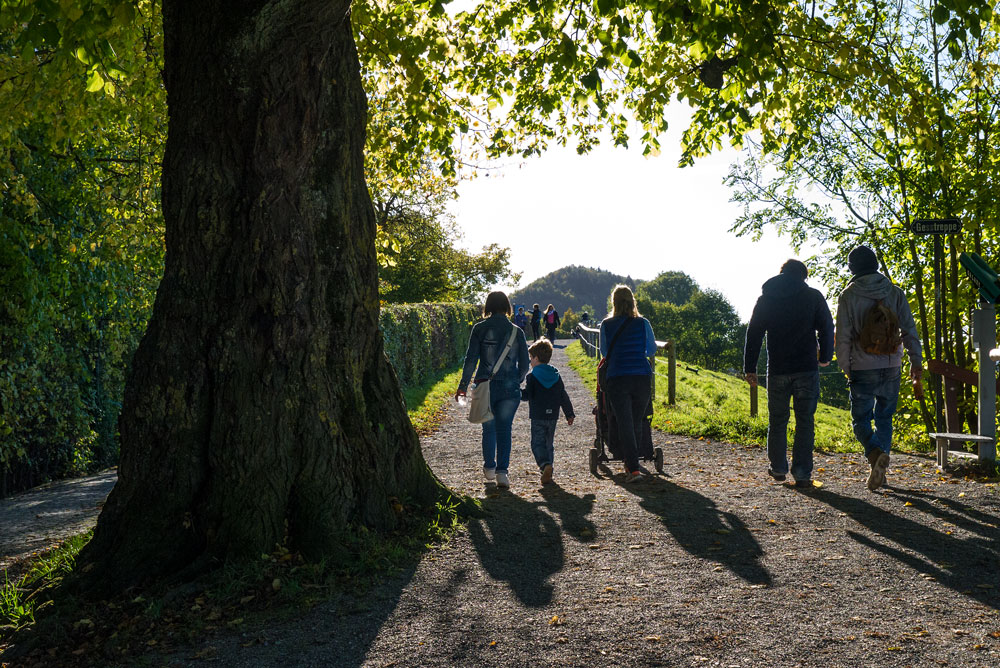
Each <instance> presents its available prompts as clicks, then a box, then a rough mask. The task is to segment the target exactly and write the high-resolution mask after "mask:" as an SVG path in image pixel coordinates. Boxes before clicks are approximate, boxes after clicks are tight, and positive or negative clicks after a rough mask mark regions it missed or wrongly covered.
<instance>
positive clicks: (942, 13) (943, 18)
mask: <svg viewBox="0 0 1000 668" xmlns="http://www.w3.org/2000/svg"><path fill="white" fill-rule="evenodd" d="M950 15H951V12H949V11H948V8H947V7H945V6H944V5H935V6H934V14H933V17H934V23H936V24H938V25H943V24H944V23H947V22H948V17H949V16H950Z"/></svg>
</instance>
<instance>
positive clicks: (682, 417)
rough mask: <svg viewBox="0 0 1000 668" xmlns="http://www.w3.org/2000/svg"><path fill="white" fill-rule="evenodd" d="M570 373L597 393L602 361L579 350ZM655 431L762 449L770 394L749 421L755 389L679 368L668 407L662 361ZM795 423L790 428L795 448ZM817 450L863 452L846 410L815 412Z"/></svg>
mask: <svg viewBox="0 0 1000 668" xmlns="http://www.w3.org/2000/svg"><path fill="white" fill-rule="evenodd" d="M567 353H568V354H569V359H570V367H572V368H573V369H574V370H576V371H577V372H578V373H579V374H580V376H581V377H582V378H583V381H584V383H586V384H587V386H588V387H589V388H590V390H591V391H592V392H593V391H595V390H596V387H597V360H596V359H595V358H593V357H587V356H586V355H585V354H584V351H583V348H582V347H581V346H579V345H576V344H574V345H571V346H570V347H569V348H568V349H567ZM656 373H657V376H656V399H655V401H654V402H653V426H654V427H655V428H657V429H659V430H661V431H665V432H669V433H671V434H683V435H685V436H692V437H695V438H704V439H706V440H720V441H729V442H732V443H742V444H755V445H761V446H763V445H764V444H765V443H766V439H767V390H765V389H764V388H760V390H759V391H758V395H759V399H758V402H759V403H758V414H757V417H755V418H751V417H750V389H749V386H748V385H747V384H746V382H745V381H744V380H743V379H742V378H737V377H735V376H730V375H728V374H724V373H720V372H718V371H709V370H707V369H704V368H700V367H695V366H694V365H690V364H685V363H683V362H680V361H678V362H677V384H676V390H677V404H676V405H675V406H669V405H668V404H667V364H666V359H662V360H661V359H660V358H657V365H656ZM794 422H795V420H794V417H793V418H792V420H790V425H789V444H791V438H792V428H791V426H792V425H793V424H794ZM815 447H816V449H817V450H822V451H826V452H860V451H861V446H860V444H859V443H858V442H857V441H856V440H855V438H854V434H853V432H852V431H851V415H850V413H849V412H848V411H846V410H843V409H841V408H833V407H831V406H827V405H825V404H820V405H819V408H818V409H817V410H816V446H815ZM893 447H894V448H899V449H902V450H906V451H910V452H913V451H917V450H920V451H924V450H926V447H917V446H916V444H915V443H913V442H909V443H906V442H904V443H894V444H893Z"/></svg>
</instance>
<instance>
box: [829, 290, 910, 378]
mask: <svg viewBox="0 0 1000 668" xmlns="http://www.w3.org/2000/svg"><path fill="white" fill-rule="evenodd" d="M879 299H881V300H882V301H884V302H885V305H886V306H888V307H889V308H890V309H892V311H893V313H895V314H896V317H897V318H898V319H899V330H900V333H901V334H902V338H903V344H902V345H901V346H900V347H899V348H898V349H896V351H895V352H893V353H892V354H891V355H873V354H871V353H866V352H865V351H864V350H862V349H861V347H860V346H859V345H858V336H859V335H860V333H861V325H862V323H863V322H864V319H865V314H866V313H868V310H869V309H870V308H871V307H872V306H873V305H874V304H875V302H877V301H878V300H879ZM834 340H835V343H834V348H835V349H836V351H837V363H838V364H840V368H841V369H843V370H844V371H846V372H847V374H848V375H850V373H851V371H856V370H863V369H888V368H892V367H898V366H900V365H901V364H902V361H903V346H905V347H906V350H907V352H908V353H909V355H910V364H911V366H913V368H920V366H921V363H922V359H921V355H920V337H919V336H918V334H917V325H916V323H915V322H913V313H912V312H911V311H910V305H909V303H907V301H906V295H904V294H903V291H902V290H900V289H899V288H898V287H897V286H895V285H893V284H892V281H890V280H889V279H888V278H886V277H885V276H883V275H882V274H879V273H872V274H865V275H864V276H856V277H854V279H852V280H851V282H850V283H848V285H847V287H846V288H845V289H844V291H843V292H842V293H840V299H839V300H838V302H837V331H836V334H835V335H834Z"/></svg>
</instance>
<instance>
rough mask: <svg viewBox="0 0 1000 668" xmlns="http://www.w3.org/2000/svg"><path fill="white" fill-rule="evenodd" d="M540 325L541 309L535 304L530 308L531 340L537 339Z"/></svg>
mask: <svg viewBox="0 0 1000 668" xmlns="http://www.w3.org/2000/svg"><path fill="white" fill-rule="evenodd" d="M541 327H542V311H541V309H540V308H539V306H538V304H535V305H534V306H533V307H532V309H531V334H532V336H531V340H532V341H537V340H538V338H539V336H541V331H540V330H541Z"/></svg>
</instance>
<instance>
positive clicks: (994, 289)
mask: <svg viewBox="0 0 1000 668" xmlns="http://www.w3.org/2000/svg"><path fill="white" fill-rule="evenodd" d="M958 261H959V262H960V263H961V264H962V266H963V267H964V268H965V273H966V274H967V275H968V276H969V280H971V281H972V284H973V285H975V286H976V288H977V289H978V290H979V296H980V297H982V298H983V299H984V300H986V301H987V302H989V303H991V304H996V303H997V301H1000V277H998V276H997V272H995V271H994V270H993V268H992V267H990V266H989V265H988V264H986V260H984V259H983V258H982V257H980V256H979V255H978V254H976V253H962V254H960V255H959V256H958Z"/></svg>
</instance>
